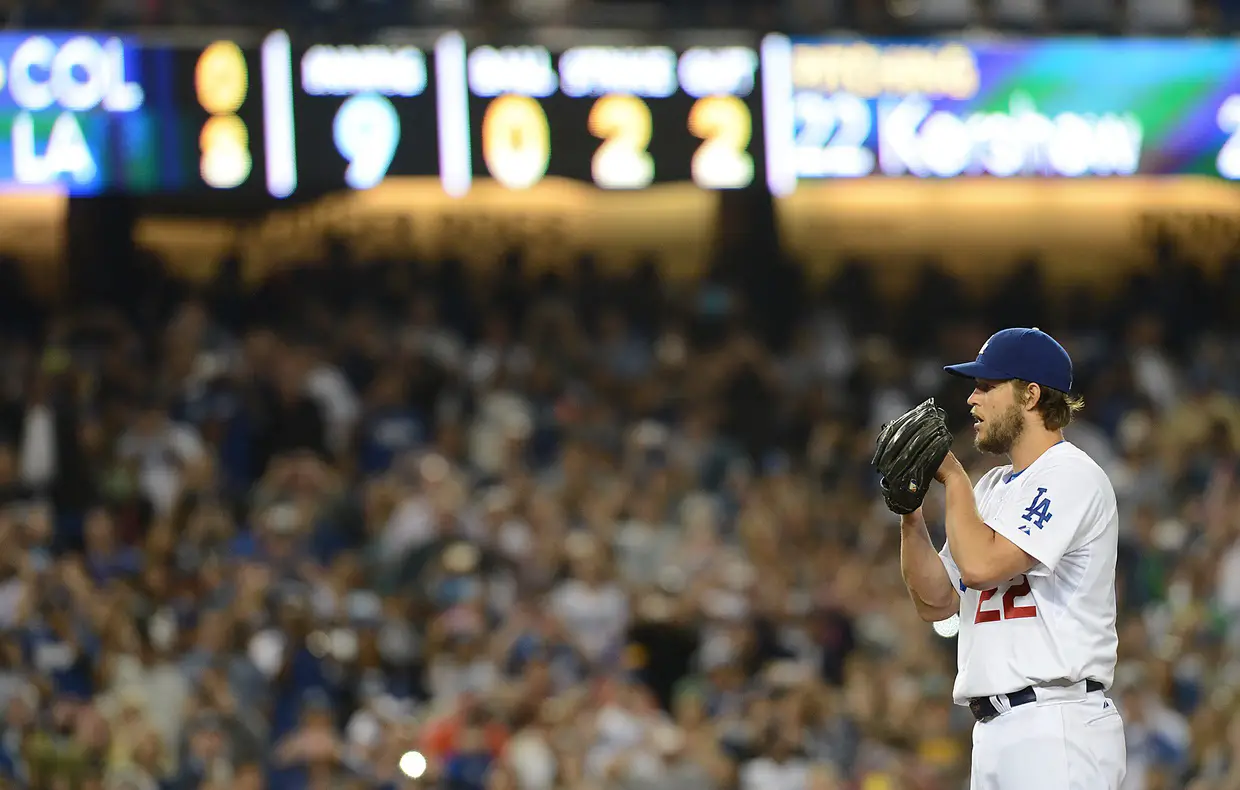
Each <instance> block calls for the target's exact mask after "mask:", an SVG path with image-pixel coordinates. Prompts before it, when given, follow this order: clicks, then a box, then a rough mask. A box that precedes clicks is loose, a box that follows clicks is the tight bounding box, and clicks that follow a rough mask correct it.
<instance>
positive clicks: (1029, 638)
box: [939, 442, 1119, 705]
mask: <svg viewBox="0 0 1240 790" xmlns="http://www.w3.org/2000/svg"><path fill="white" fill-rule="evenodd" d="M973 493H974V496H975V497H976V499H977V508H978V512H979V513H980V514H981V517H982V520H983V521H985V522H986V524H987V525H989V526H990V528H991V529H993V530H994V531H995V532H998V533H999V534H1000V535H1002V536H1003V537H1005V538H1007V539H1008V540H1010V541H1012V542H1013V543H1015V544H1016V545H1017V546H1019V547H1020V548H1021V549H1023V550H1024V551H1025V553H1027V554H1028V555H1029V556H1030V557H1032V558H1033V559H1034V560H1036V561H1037V564H1035V565H1034V566H1033V568H1032V569H1031V570H1030V571H1029V573H1028V574H1025V575H1022V576H1017V577H1015V578H1013V579H1010V580H1008V581H1007V582H1006V583H1004V584H1001V585H999V586H998V587H996V588H993V589H990V590H971V589H966V588H965V587H964V585H963V584H962V583H961V580H960V570H959V568H957V567H956V563H955V562H954V561H953V560H952V555H951V547H950V546H949V545H946V544H945V545H944V546H943V550H942V551H941V552H939V557H940V558H941V559H942V560H943V565H944V566H945V567H946V568H947V572H948V574H949V575H950V576H951V579H952V582H953V583H955V585H956V588H957V590H958V591H959V592H960V639H959V657H958V665H959V672H958V673H957V675H956V686H955V689H954V691H953V693H952V697H953V699H954V700H955V702H956V703H957V704H959V705H967V704H968V701H969V699H970V698H971V697H988V696H993V695H996V694H1008V693H1011V692H1013V691H1018V690H1020V689H1023V688H1025V687H1026V686H1034V685H1039V684H1044V683H1054V682H1056V681H1064V680H1067V681H1071V682H1079V681H1083V680H1091V679H1092V680H1097V681H1100V682H1101V683H1102V684H1103V685H1104V686H1106V687H1107V688H1110V686H1111V681H1112V680H1113V679H1114V676H1115V661H1116V649H1117V647H1118V645H1119V638H1118V636H1117V635H1116V631H1115V559H1116V545H1117V543H1118V540H1119V514H1118V509H1117V508H1116V504H1115V490H1114V489H1113V488H1112V487H1111V481H1110V480H1109V479H1107V476H1106V472H1104V471H1103V470H1102V468H1101V467H1099V466H1098V465H1097V464H1096V463H1094V461H1093V459H1091V458H1090V457H1089V456H1088V455H1086V454H1085V453H1084V452H1083V451H1082V450H1081V449H1080V448H1078V447H1076V446H1075V445H1072V444H1070V443H1068V442H1060V443H1059V444H1057V445H1055V446H1053V447H1051V448H1050V449H1049V450H1047V451H1046V452H1045V453H1043V454H1042V456H1041V457H1040V458H1038V459H1037V460H1036V461H1034V462H1033V464H1031V465H1030V466H1029V467H1028V468H1026V469H1025V470H1024V471H1022V472H1019V473H1017V474H1015V475H1013V474H1012V467H1011V465H1010V464H1008V465H1006V466H1002V467H999V468H997V469H992V470H990V471H989V472H987V473H986V474H985V475H984V476H983V477H982V479H981V480H979V481H978V483H977V485H976V486H975V487H974V489H973Z"/></svg>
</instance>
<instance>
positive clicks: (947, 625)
mask: <svg viewBox="0 0 1240 790" xmlns="http://www.w3.org/2000/svg"><path fill="white" fill-rule="evenodd" d="M934 632H935V633H936V634H938V635H939V636H941V637H943V638H944V639H951V638H952V637H953V636H955V635H956V634H958V633H960V615H958V614H954V615H952V616H951V617H949V618H947V619H946V620H940V621H938V622H937V623H935V624H934Z"/></svg>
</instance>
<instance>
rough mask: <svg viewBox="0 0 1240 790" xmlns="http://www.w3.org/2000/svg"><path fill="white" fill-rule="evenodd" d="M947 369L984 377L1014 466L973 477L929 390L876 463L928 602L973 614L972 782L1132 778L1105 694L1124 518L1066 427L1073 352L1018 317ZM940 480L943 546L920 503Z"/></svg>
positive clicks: (982, 390) (988, 448) (1050, 783)
mask: <svg viewBox="0 0 1240 790" xmlns="http://www.w3.org/2000/svg"><path fill="white" fill-rule="evenodd" d="M945 370H947V372H949V373H951V374H953V375H956V376H962V377H965V378H970V379H974V380H975V381H976V386H975V388H974V390H973V394H972V395H971V396H970V397H969V400H968V403H969V407H970V409H971V411H972V415H973V420H974V431H975V434H974V444H975V445H976V446H977V448H978V449H979V450H981V451H983V452H987V453H995V454H997V455H1005V456H1007V457H1008V458H1009V459H1010V460H1011V463H1009V464H1006V465H1004V466H1001V467H999V468H997V469H992V470H991V471H990V472H987V473H986V474H985V475H983V476H982V479H981V480H980V481H978V483H977V485H976V486H973V485H972V484H971V482H970V480H969V476H968V474H967V473H966V472H965V470H964V467H962V466H961V464H960V462H959V461H958V460H956V457H955V456H954V455H953V454H952V453H951V452H950V445H951V434H950V432H949V431H948V430H947V427H946V424H945V422H944V420H943V412H942V410H940V409H938V408H936V407H935V406H934V402H933V401H932V400H931V401H927V402H926V403H924V404H922V405H921V406H919V407H917V408H916V409H913V410H912V411H910V412H909V413H908V414H905V415H904V416H902V417H900V418H898V419H896V420H894V421H893V422H892V423H890V424H888V425H887V426H885V427H884V429H883V431H882V433H881V434H880V436H879V441H878V445H879V446H878V452H877V453H876V455H875V464H876V466H878V469H879V471H880V473H882V474H883V481H882V489H883V493H884V497H885V499H886V501H887V504H888V506H889V507H890V508H891V509H892V510H893V511H895V512H897V513H899V514H900V515H901V520H900V526H901V531H900V535H901V541H900V566H901V569H902V571H903V575H904V581H905V584H906V585H907V586H908V590H909V593H910V595H911V597H912V599H913V603H914V604H915V605H916V607H917V611H918V613H919V614H920V615H921V617H922V619H924V620H926V621H927V622H938V621H941V620H946V619H948V618H950V617H951V616H952V615H953V614H959V616H960V638H959V656H958V662H959V672H958V673H957V676H956V685H955V689H954V691H953V695H952V696H953V698H954V700H955V702H956V704H958V705H966V706H968V707H969V709H970V710H971V711H972V713H973V715H974V717H975V718H976V719H977V722H978V723H977V725H976V726H975V727H974V730H973V765H972V779H971V785H970V787H971V789H972V790H1119V787H1120V783H1121V782H1122V780H1123V777H1124V769H1125V762H1126V753H1125V746H1124V728H1123V722H1122V720H1121V718H1120V715H1119V713H1118V711H1116V709H1115V704H1114V703H1113V702H1112V701H1111V700H1109V699H1108V698H1107V696H1106V693H1105V692H1106V690H1107V688H1109V687H1110V685H1111V681H1112V679H1113V677H1114V674H1115V661H1116V648H1117V646H1118V638H1117V636H1116V630H1115V559H1116V543H1117V539H1118V534H1119V517H1118V515H1117V509H1116V504H1115V492H1114V490H1113V489H1112V487H1111V483H1110V481H1109V480H1108V479H1107V476H1106V473H1105V472H1103V470H1102V469H1101V468H1100V467H1099V466H1098V465H1097V464H1096V463H1094V462H1093V461H1092V460H1091V459H1090V458H1089V456H1087V455H1086V454H1085V453H1084V452H1082V451H1081V450H1080V449H1079V448H1078V447H1076V446H1074V445H1073V444H1071V443H1069V442H1067V441H1065V440H1064V437H1063V429H1064V427H1065V426H1067V425H1068V424H1069V423H1070V422H1071V421H1072V417H1073V414H1074V413H1075V412H1077V411H1078V410H1079V409H1080V407H1081V402H1080V400H1079V399H1077V398H1075V397H1073V396H1071V395H1069V394H1068V393H1069V392H1070V391H1071V389H1072V361H1071V359H1070V358H1069V356H1068V353H1067V352H1066V351H1065V350H1064V349H1063V347H1062V346H1061V345H1059V343H1057V342H1056V341H1055V340H1054V339H1053V338H1051V336H1050V335H1048V334H1046V333H1045V332H1042V331H1040V330H1038V329H1005V330H1003V331H1001V332H998V333H997V334H995V335H994V336H993V337H991V338H990V339H989V340H988V341H986V344H985V345H983V346H982V349H981V351H980V352H979V353H978V356H977V359H976V360H975V361H973V362H966V363H963V364H960V365H951V366H948V367H947V368H945ZM931 477H933V478H934V479H937V480H938V481H939V482H941V483H942V484H943V485H944V487H945V488H946V500H947V513H946V517H945V521H946V526H947V541H946V543H945V545H944V546H943V549H942V551H935V549H934V546H933V545H932V543H931V542H930V537H929V535H928V533H927V531H926V523H925V520H924V519H923V517H922V513H921V502H922V500H923V499H924V498H925V493H926V489H927V488H928V487H929V484H930V478H931Z"/></svg>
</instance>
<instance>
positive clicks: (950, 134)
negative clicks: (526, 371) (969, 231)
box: [0, 31, 1240, 198]
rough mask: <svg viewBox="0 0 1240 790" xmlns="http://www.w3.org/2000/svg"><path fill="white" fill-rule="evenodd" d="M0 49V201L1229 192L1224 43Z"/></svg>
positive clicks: (3, 45)
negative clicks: (985, 185) (825, 190)
mask: <svg viewBox="0 0 1240 790" xmlns="http://www.w3.org/2000/svg"><path fill="white" fill-rule="evenodd" d="M753 43H755V44H758V46H749V45H745V44H738V43H736V42H734V41H729V42H719V43H700V42H695V44H694V45H686V44H684V43H680V44H675V45H673V44H670V43H668V44H659V43H656V44H654V45H630V46H618V45H607V46H602V45H580V46H565V47H560V48H549V47H545V46H540V45H524V46H497V45H492V44H488V43H486V42H473V41H467V40H466V39H465V38H464V37H463V36H462V35H461V34H459V33H456V32H451V31H450V32H446V33H442V34H439V35H437V36H435V37H433V38H432V37H426V38H425V39H424V40H419V41H416V42H412V43H396V44H365V45H356V44H348V43H340V42H333V41H321V40H298V39H297V38H295V37H294V38H290V36H289V35H288V34H287V33H285V32H283V31H274V32H272V33H269V34H267V35H265V36H264V37H262V38H261V39H260V38H256V39H255V40H253V41H229V40H216V41H204V42H203V43H202V44H201V45H200V46H196V47H182V46H169V45H164V44H158V43H151V42H146V41H142V40H140V39H138V38H136V37H132V36H122V35H109V34H99V33H72V32H46V33H45V32H9V33H3V34H0V188H3V189H6V190H20V189H32V188H45V187H55V188H58V189H61V190H64V191H67V192H68V193H70V194H77V195H93V194H101V193H105V192H124V193H137V194H150V193H180V194H191V195H192V194H196V193H203V194H205V193H211V192H230V191H231V192H237V193H246V194H253V195H261V196H274V197H276V198H285V197H290V196H294V195H298V194H309V195H312V194H320V193H323V192H325V191H330V190H336V189H345V188H352V189H366V188H369V187H372V186H375V185H376V184H378V183H380V182H382V181H383V179H385V178H388V177H391V176H398V177H399V176H421V177H429V178H435V179H438V180H439V182H440V183H441V184H442V187H443V190H444V191H445V192H446V193H447V194H449V195H463V194H466V193H467V192H468V191H469V190H470V188H471V186H472V184H473V183H474V182H475V181H476V180H479V179H486V180H489V181H494V182H496V183H498V184H500V185H502V186H503V187H505V188H508V189H511V190H523V189H528V188H531V187H533V186H535V185H536V184H538V183H539V182H541V181H542V180H543V179H546V178H568V179H573V180H576V181H579V182H584V183H589V184H593V185H595V186H597V187H598V188H600V189H605V190H640V189H642V188H645V187H648V186H651V185H655V184H660V183H672V182H680V183H693V184H696V185H698V186H700V187H702V188H705V189H719V190H727V189H743V188H747V187H750V186H755V185H756V186H762V185H765V186H767V187H768V188H769V189H770V190H771V191H772V192H774V193H775V194H777V195H781V194H788V193H789V192H791V191H793V190H795V189H796V187H797V184H798V183H802V182H807V181H817V180H829V179H851V178H863V177H914V178H954V177H959V176H987V177H996V178H1008V177H1020V176H1025V177H1053V178H1080V177H1122V176H1128V175H1134V174H1150V175H1206V176H1212V177H1215V178H1222V179H1229V180H1235V179H1240V65H1238V64H1240V43H1238V42H1234V41H1210V40H1188V41H1170V40H1119V41H1090V40H1056V39H1049V40H1036V41H1020V40H1011V41H993V42H976V43H974V42H954V41H949V40H941V41H865V40H833V39H790V38H787V37H784V36H782V35H779V34H771V35H768V36H766V37H765V38H764V39H763V40H762V41H761V42H753Z"/></svg>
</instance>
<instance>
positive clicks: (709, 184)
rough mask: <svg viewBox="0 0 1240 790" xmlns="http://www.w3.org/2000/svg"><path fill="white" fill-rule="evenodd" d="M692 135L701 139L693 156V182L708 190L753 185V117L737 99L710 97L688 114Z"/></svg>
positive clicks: (695, 104)
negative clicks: (750, 144) (750, 152)
mask: <svg viewBox="0 0 1240 790" xmlns="http://www.w3.org/2000/svg"><path fill="white" fill-rule="evenodd" d="M689 132H690V133H691V134H692V135H693V136H694V137H698V138H700V139H701V140H702V144H701V145H700V146H698V150H697V152H696V153H694V155H693V163H692V168H693V181H694V183H696V184H697V185H698V186H701V187H705V188H707V189H739V188H741V187H747V186H749V185H750V184H751V183H753V157H752V156H750V155H749V151H748V149H749V143H750V141H751V140H752V139H753V116H752V115H751V114H750V112H749V108H748V107H746V106H745V102H743V101H741V100H740V99H738V98H737V97H735V96H707V97H705V98H702V99H698V100H697V101H696V102H694V103H693V109H692V110H690V111H689Z"/></svg>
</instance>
